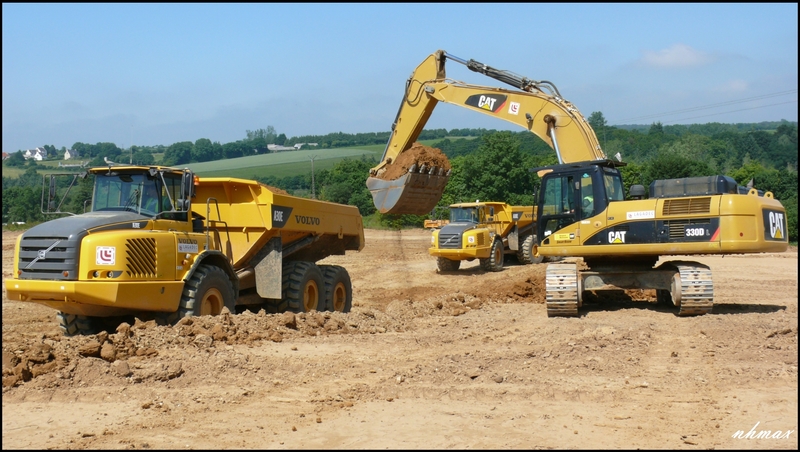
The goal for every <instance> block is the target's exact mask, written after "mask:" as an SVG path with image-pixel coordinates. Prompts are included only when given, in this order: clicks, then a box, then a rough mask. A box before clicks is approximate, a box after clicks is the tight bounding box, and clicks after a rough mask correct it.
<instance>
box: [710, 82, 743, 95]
mask: <svg viewBox="0 0 800 452" xmlns="http://www.w3.org/2000/svg"><path fill="white" fill-rule="evenodd" d="M748 88H749V85H748V84H747V82H746V81H744V80H729V81H728V82H726V83H723V84H722V85H720V86H718V87H717V88H716V89H715V91H718V92H721V93H743V92H745V91H747V89H748Z"/></svg>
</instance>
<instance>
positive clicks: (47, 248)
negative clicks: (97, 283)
mask: <svg viewBox="0 0 800 452" xmlns="http://www.w3.org/2000/svg"><path fill="white" fill-rule="evenodd" d="M79 243H80V239H77V240H75V239H73V240H69V237H37V236H29V235H23V237H22V240H21V241H20V246H19V261H18V262H17V264H18V266H19V269H20V270H21V273H20V275H19V277H20V279H52V280H62V281H70V280H76V279H78V248H79Z"/></svg>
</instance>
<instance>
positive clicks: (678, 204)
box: [661, 197, 711, 215]
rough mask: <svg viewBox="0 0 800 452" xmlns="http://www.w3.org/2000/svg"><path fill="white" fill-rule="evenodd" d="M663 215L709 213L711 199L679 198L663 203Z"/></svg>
mask: <svg viewBox="0 0 800 452" xmlns="http://www.w3.org/2000/svg"><path fill="white" fill-rule="evenodd" d="M661 212H662V213H663V214H664V215H690V214H709V213H711V198H710V197H706V198H679V199H667V200H665V201H664V209H663V210H662V211H661Z"/></svg>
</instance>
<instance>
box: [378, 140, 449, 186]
mask: <svg viewBox="0 0 800 452" xmlns="http://www.w3.org/2000/svg"><path fill="white" fill-rule="evenodd" d="M415 163H416V164H417V167H418V168H419V167H421V166H422V165H425V166H426V167H428V168H431V167H434V166H435V167H437V168H444V170H445V171H449V170H450V161H449V160H448V159H447V156H446V155H444V153H443V152H442V150H441V149H438V148H432V147H430V146H425V145H423V144H420V143H414V144H413V145H412V146H411V147H410V148H409V149H408V150H406V151H403V152H401V153H400V154H399V155H398V156H397V158H396V159H395V160H394V161H393V162H392V163H390V164H388V165H386V167H385V168H384V169H385V171H383V172H381V173H378V175H377V177H378V178H379V179H383V180H394V179H397V178H398V177H401V176H403V175H405V174H406V173H407V172H408V169H409V168H411V165H413V164H415Z"/></svg>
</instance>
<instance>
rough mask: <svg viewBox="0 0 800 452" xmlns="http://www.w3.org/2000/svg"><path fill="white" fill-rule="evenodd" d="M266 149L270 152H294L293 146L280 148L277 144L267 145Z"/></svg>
mask: <svg viewBox="0 0 800 452" xmlns="http://www.w3.org/2000/svg"><path fill="white" fill-rule="evenodd" d="M267 149H269V151H270V152H281V151H294V150H295V148H294V146H281V145H278V144H268V145H267Z"/></svg>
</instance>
